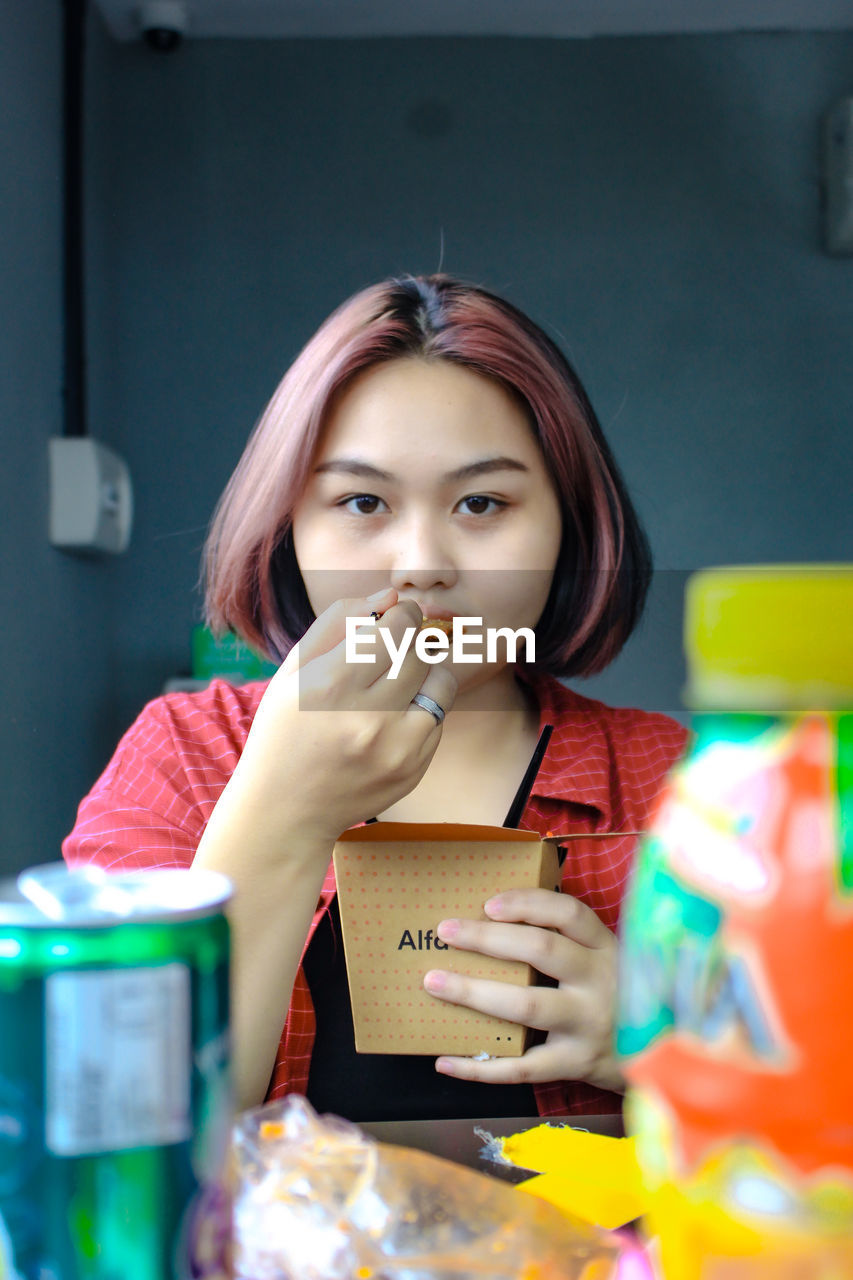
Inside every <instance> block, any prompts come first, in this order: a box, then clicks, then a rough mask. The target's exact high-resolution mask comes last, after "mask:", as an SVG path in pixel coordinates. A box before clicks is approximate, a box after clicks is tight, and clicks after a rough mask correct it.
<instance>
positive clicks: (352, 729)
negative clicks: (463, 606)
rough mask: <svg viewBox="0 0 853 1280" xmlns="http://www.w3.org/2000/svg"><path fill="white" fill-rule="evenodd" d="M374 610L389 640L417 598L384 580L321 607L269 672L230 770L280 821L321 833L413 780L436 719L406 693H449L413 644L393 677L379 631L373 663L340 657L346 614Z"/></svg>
mask: <svg viewBox="0 0 853 1280" xmlns="http://www.w3.org/2000/svg"><path fill="white" fill-rule="evenodd" d="M374 611H375V612H377V613H379V614H381V617H382V626H383V627H384V628H387V629H388V630H389V632H390V633H391V635H392V636H393V637H394V642H395V644H396V645H399V644H400V642H401V640H402V638H403V634H404V632H405V629H406V628H407V627H415V628H416V629H417V628H419V627H420V624H421V611H420V609H419V608H418V606H417V604H416V603H415V602H414V601H412V600H402V601H399V602H398V599H397V593H396V592H395V591H394V590H393V589H392V588H389V589H388V590H387V591H386V592H384V593H383V594H382V595H381V596H379V597H377V596H374V597H372V598H371V599H369V600H367V599H350V600H339V601H338V602H337V603H335V604H333V605H332V606H331V607H330V608H328V609H327V610H326V611H325V612H324V613H323V614H321V615H320V617H319V618H317V620H316V621H315V622H314V623H313V625H312V626H311V627H310V628H309V630H308V631H307V632H306V633H305V635H304V636H303V637H302V639H301V640H300V641H299V643H298V644H297V645H296V646H295V647H294V648H293V649H292V650H291V652H290V654H289V655H288V657H287V659H286V661H285V662H284V663H283V665H282V666H281V667H280V668H279V670H278V671H277V672H276V674H275V675H274V676H273V678H272V680H271V681H270V684H269V687H268V689H267V691H266V693H265V694H264V696H263V699H262V700H261V704H260V706H259V707H258V710H257V712H256V714H255V718H254V722H253V724H252V728H251V730H250V732H249V736H248V738H247V741H246V745H245V748H244V750H243V754H242V756H241V759H240V762H239V764H238V766H237V769H236V770H235V774H234V778H233V779H232V783H236V784H237V786H238V787H239V788H240V789H241V790H243V789H244V788H245V789H246V792H247V793H248V794H250V795H251V796H252V797H253V802H254V803H256V804H257V805H260V806H263V811H264V812H265V813H266V815H267V819H268V821H270V822H271V823H273V824H274V823H276V821H277V818H278V815H280V817H281V822H282V824H283V827H284V828H285V830H286V829H288V828H289V829H291V830H292V829H293V827H294V825H297V826H298V828H299V830H300V832H301V833H302V834H303V835H305V836H310V837H313V838H316V839H317V840H320V841H323V842H324V843H325V842H334V841H335V840H336V839H337V838H338V836H339V835H340V833H341V832H342V831H344V830H346V828H347V827H351V826H353V825H354V824H355V823H357V822H361V821H364V820H365V819H367V818H369V817H372V816H373V815H374V814H376V813H381V812H382V810H384V809H386V808H388V806H389V805H391V804H393V803H395V801H397V800H399V799H401V798H402V797H403V796H405V795H408V793H409V792H410V791H412V790H413V789H414V787H415V786H416V785H417V784H418V782H420V780H421V778H422V777H423V776H424V774H425V773H426V770H427V768H428V766H429V763H430V761H431V760H432V757H433V755H434V753H435V750H436V747H437V746H438V743H439V740H440V738H441V726H440V725H439V724H437V723H436V721H435V718H434V717H433V716H432V715H430V713H429V712H428V711H424V710H423V709H422V708H421V707H418V706H417V705H414V704H413V703H412V698H413V697H414V695H415V694H416V693H417V692H418V691H421V692H423V693H425V694H426V695H427V696H428V697H430V698H432V699H434V701H436V702H437V703H438V704H439V706H441V707H443V708H444V710H445V711H448V710H449V709H450V707H451V706H452V704H453V699H454V697H455V694H456V680H455V677H454V676H453V673H452V672H451V671H450V669H449V668H448V667H447V665H446V664H437V665H430V664H427V663H425V662H423V661H421V659H420V658H418V657H417V655H416V653H415V649H414V644H412V645H411V646H410V647H409V649H408V652H407V654H406V657H405V659H404V660H403V663H402V666H401V667H400V670H399V673H398V675H397V677H396V679H393V680H392V679H390V678H389V671H390V669H391V660H390V657H389V655H388V652H387V649H386V646H385V645H384V644H383V643H381V642H380V641H379V640H378V638H377V643H376V645H375V649H374V652H375V656H376V661H375V663H373V662H372V663H352V662H350V663H348V662H347V661H346V660H345V634H346V619H347V618H348V617H367V616H368V615H369V614H370V613H371V612H374ZM283 834H284V831H283Z"/></svg>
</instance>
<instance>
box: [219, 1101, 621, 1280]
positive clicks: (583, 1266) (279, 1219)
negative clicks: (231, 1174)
mask: <svg viewBox="0 0 853 1280" xmlns="http://www.w3.org/2000/svg"><path fill="white" fill-rule="evenodd" d="M234 1155H235V1175H236V1186H235V1212H234V1230H235V1241H234V1277H235V1280H470V1278H471V1277H478V1276H490V1277H494V1278H495V1280H503V1278H505V1280H617V1277H618V1275H619V1258H620V1254H621V1252H622V1249H621V1245H620V1242H619V1240H618V1239H617V1238H616V1237H615V1236H612V1235H609V1234H608V1233H607V1232H605V1231H602V1230H600V1229H599V1228H597V1227H594V1226H591V1225H590V1224H588V1223H585V1222H582V1221H581V1220H580V1219H573V1218H571V1217H570V1216H567V1215H566V1214H564V1213H562V1212H560V1210H558V1209H555V1208H554V1207H553V1206H552V1205H550V1204H548V1203H546V1202H545V1201H544V1200H538V1199H536V1198H535V1197H533V1196H524V1195H519V1194H518V1192H517V1191H515V1190H514V1189H513V1188H512V1187H511V1186H509V1185H507V1184H506V1183H503V1182H500V1181H498V1180H497V1179H495V1178H492V1177H489V1176H488V1175H486V1174H483V1173H478V1172H476V1171H474V1170H472V1169H466V1168H463V1167H462V1166H460V1165H456V1164H453V1163H452V1162H451V1161H448V1160H443V1159H440V1158H439V1157H437V1156H432V1155H428V1154H426V1153H424V1152H422V1151H414V1150H411V1149H409V1148H405V1147H395V1146H389V1145H387V1144H385V1143H379V1142H376V1141H374V1140H373V1139H372V1138H370V1137H368V1136H367V1135H366V1134H364V1133H363V1132H362V1131H361V1130H360V1129H358V1128H357V1127H356V1126H355V1125H352V1124H349V1123H348V1122H347V1121H344V1120H340V1119H338V1118H337V1117H334V1116H323V1117H320V1116H318V1115H317V1114H316V1112H314V1110H313V1109H312V1108H311V1106H310V1105H309V1104H308V1103H307V1102H306V1101H305V1099H304V1098H301V1097H296V1096H291V1097H289V1098H286V1099H285V1100H284V1101H283V1102H279V1103H269V1104H268V1105H267V1106H264V1107H259V1108H257V1109H256V1110H254V1111H249V1112H246V1113H245V1114H244V1115H243V1116H242V1117H241V1118H240V1121H239V1122H238V1125H237V1128H236V1131H235V1145H234Z"/></svg>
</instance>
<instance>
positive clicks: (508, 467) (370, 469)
mask: <svg viewBox="0 0 853 1280" xmlns="http://www.w3.org/2000/svg"><path fill="white" fill-rule="evenodd" d="M529 470H530V468H529V467H528V465H527V463H526V462H521V461H520V459H518V458H510V457H507V456H505V455H501V456H500V457H497V458H482V459H481V460H480V461H478V462H468V463H466V465H465V466H464V467H457V468H456V470H455V471H448V472H446V474H445V475H443V476H442V482H445V483H446V482H449V481H454V480H473V479H475V478H476V477H478V476H484V475H489V474H490V473H491V472H493V471H525V472H526V471H529ZM314 474H315V475H348V476H360V477H361V478H362V479H364V480H384V481H386V482H389V481H390V482H392V483H393V482H394V481H395V480H396V476H394V475H392V474H391V472H390V471H383V470H382V469H381V467H375V466H374V465H373V463H372V462H364V461H362V460H361V459H360V458H332V459H330V460H329V461H328V462H321V463H320V465H319V466H318V467H315V469H314Z"/></svg>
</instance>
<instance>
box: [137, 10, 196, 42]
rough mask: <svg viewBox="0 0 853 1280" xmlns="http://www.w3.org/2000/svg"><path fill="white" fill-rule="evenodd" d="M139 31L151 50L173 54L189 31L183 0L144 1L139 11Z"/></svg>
mask: <svg viewBox="0 0 853 1280" xmlns="http://www.w3.org/2000/svg"><path fill="white" fill-rule="evenodd" d="M137 19H138V22H139V30H140V31H141V33H142V37H143V39H144V40H145V43H146V44H147V45H148V47H149V49H156V50H157V51H158V52H159V53H171V51H172V50H173V49H177V47H178V45H179V44H180V43H181V40H182V39H183V37H184V34H185V33H186V30H187V6H186V5H185V4H184V3H183V0H144V2H143V3H142V4H141V5H140V6H139V9H138V11H137Z"/></svg>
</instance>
